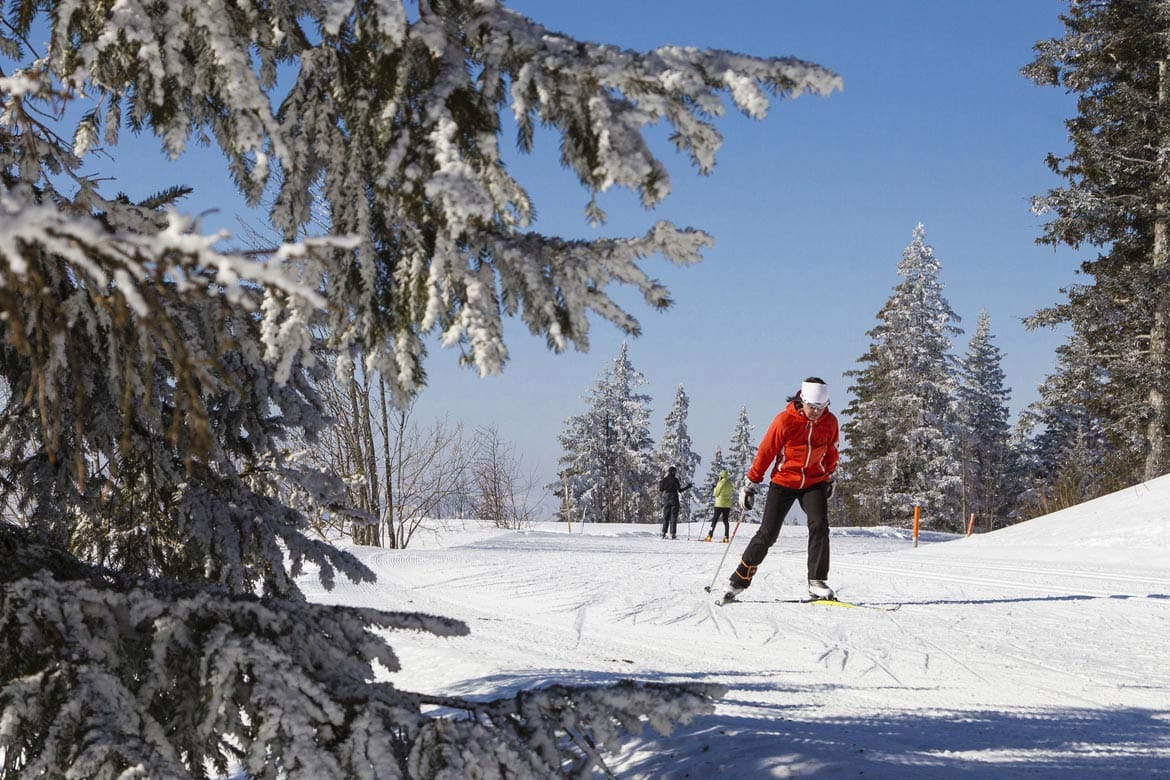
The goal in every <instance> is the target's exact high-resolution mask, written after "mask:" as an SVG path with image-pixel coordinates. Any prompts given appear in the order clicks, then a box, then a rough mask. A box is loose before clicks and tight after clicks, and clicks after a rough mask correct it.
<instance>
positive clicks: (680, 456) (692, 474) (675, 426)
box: [654, 384, 703, 522]
mask: <svg viewBox="0 0 1170 780" xmlns="http://www.w3.org/2000/svg"><path fill="white" fill-rule="evenodd" d="M690 406H691V399H690V398H688V397H687V393H686V390H684V389H683V386H682V385H681V384H680V385H679V386H678V389H677V390H676V391H675V393H674V404H673V405H672V406H671V407H670V411H669V412H667V413H666V420H665V421H664V422H663V427H662V438H661V439H659V441H658V449H657V450H656V451H655V453H654V462H655V464H656V471H657V473H658V474H659V476H664V475H665V474H666V470H667V469H668V468H670V467H671V466H674V467H675V468H676V469H678V473H677V475H676V476H678V481H679V482H680V483H681V484H682V485H684V486H685V485H687V484H688V483H693V484H694V487H693V488H691V489H690V490H688V491H686V492H685V493H683V494H682V496H681V499H682V500H681V501H680V502H679V521H680V522H690V520H691V515H692V514H693V513H694V512H696V511H699V512H701V511H702V506H703V501H702V499H703V496H702V495H701V492H700V488H699V484H698V476H699V464H700V463H701V462H702V460H703V459H702V458H701V457H699V455H698V453H696V452H695V451H694V450H693V449H692V448H691V447H692V444H691V435H690V433H688V432H687V415H688V414H689V412H690Z"/></svg>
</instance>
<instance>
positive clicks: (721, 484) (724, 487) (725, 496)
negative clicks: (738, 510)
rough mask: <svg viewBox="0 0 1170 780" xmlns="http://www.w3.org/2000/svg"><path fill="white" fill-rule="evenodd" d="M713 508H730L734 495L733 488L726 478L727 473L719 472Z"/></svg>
mask: <svg viewBox="0 0 1170 780" xmlns="http://www.w3.org/2000/svg"><path fill="white" fill-rule="evenodd" d="M712 492H714V494H715V506H716V507H719V508H723V507H730V506H731V497H732V495H733V494H734V493H735V488H734V487H733V486H732V484H731V480H730V479H728V478H727V472H726V471H721V472H719V481H718V482H717V483H715V490H714V491H712Z"/></svg>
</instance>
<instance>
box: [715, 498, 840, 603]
mask: <svg viewBox="0 0 1170 780" xmlns="http://www.w3.org/2000/svg"><path fill="white" fill-rule="evenodd" d="M828 487H829V483H828V482H821V483H818V484H816V485H813V486H812V487H807V488H804V489H803V490H793V489H792V488H786V487H781V486H779V485H776V484H770V485H769V486H768V498H767V501H765V502H764V518H763V521H762V522H761V523H760V530H758V531H756V535H755V536H753V537H752V540H751V541H750V542H748V546H747V549H746V550H744V551H743V558H742V559H741V560H740V562H739V566H737V567H736V569H735V571H734V572H732V574H731V585H732V587H736V588H746V587H748V586H749V585H751V584H752V577H754V576H755V574H756V567H758V566H759V565H760V564H761V563H763V561H764V558H765V557H766V556H767V555H768V550H769V549H771V547H772V545H773V544H775V543H776V538H777V537H779V536H780V527H781V526H782V525H784V517H785V516H786V515H787V514H788V510H789V509H791V508H792V504H793V503H794V502H796V501H799V502H800V508H801V509H803V510H804V513H805V515H807V516H808V578H809V579H810V580H824V579H828V577H829V499H828V497H827V496H826V495H825V492H826V491H827V489H828Z"/></svg>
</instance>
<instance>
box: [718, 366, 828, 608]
mask: <svg viewBox="0 0 1170 780" xmlns="http://www.w3.org/2000/svg"><path fill="white" fill-rule="evenodd" d="M828 407H829V386H828V385H826V384H825V382H824V380H823V379H820V378H818V377H815V376H814V377H809V378H808V379H806V380H804V382H802V383H801V385H800V391H799V392H797V393H796V395H793V396H790V397H789V398H788V405H787V406H786V407H785V408H784V410H783V411H781V412H780V413H779V414H778V415H776V417H775V419H773V420H772V424H771V425H769V426H768V431H767V433H765V434H764V438H763V439H762V440H761V441H760V446H759V449H758V450H757V451H756V457H755V460H753V461H752V465H751V468H750V469H748V473H747V476H745V477H744V484H743V488H742V489H741V490H740V493H739V502H740V506H742V507H743V508H744V509H750V508H751V506H752V503H753V502H754V500H755V495H756V492H757V491H758V490H759V488H760V483H761V482H763V480H764V474H765V472H766V471H767V469H768V467H769V466H771V465H772V463H773V461H775V467H774V468H773V469H772V478H771V480H770V483H769V485H768V497H767V499H766V502H765V503H764V517H763V520H762V521H761V523H760V530H758V531H756V535H755V536H753V537H752V540H751V541H750V542H748V546H747V549H746V550H744V553H743V558H742V560H740V562H739V566H738V567H737V568H736V570H735V571H734V572H733V573H732V575H731V581H730V583H729V584H728V590H727V593H726V595H725V596H724V597H723V598H724V600H725V601H728V600H731V599H734V598H735V597H736V596H737V595H739V594H740V593H742V592H743V591H744V590H745V589H746V588H747V587H748V586H750V585H751V584H752V577H753V576H754V575H755V573H756V567H758V566H759V565H760V563H761V562H763V560H764V556H766V555H767V554H768V550H769V548H771V546H772V545H773V544H774V543H775V542H776V538H777V537H778V536H779V535H780V527H781V526H782V525H783V524H784V516H785V515H786V514H788V510H789V509H791V508H792V504H793V502H794V501H799V502H800V507H801V509H803V510H804V513H805V515H807V516H808V593H809V596H811V597H813V598H818V599H831V598H834V597H835V594H834V593H833V589H832V588H830V587H829V585H828V583H827V582H826V579H827V578H828V576H829V496H831V495H832V493H833V479H832V477H833V471H834V470H835V469H836V468H837V459H838V457H839V455H838V452H837V439H838V430H837V418H836V417H834V416H833V413H832V412H830V411H829V410H828Z"/></svg>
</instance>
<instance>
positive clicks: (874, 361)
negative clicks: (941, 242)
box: [842, 224, 963, 530]
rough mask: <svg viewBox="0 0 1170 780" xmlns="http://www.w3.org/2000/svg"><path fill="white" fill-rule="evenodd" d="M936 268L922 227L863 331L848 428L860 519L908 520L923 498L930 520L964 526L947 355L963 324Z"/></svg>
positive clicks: (952, 371)
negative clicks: (864, 346)
mask: <svg viewBox="0 0 1170 780" xmlns="http://www.w3.org/2000/svg"><path fill="white" fill-rule="evenodd" d="M939 268H940V265H939V262H938V259H937V258H936V257H935V255H934V249H933V247H931V246H929V245H927V243H926V230H925V228H924V227H923V226H922V225H921V224H919V225H917V226H916V227H915V228H914V232H913V235H912V238H911V241H910V244H909V245H908V246H907V247H906V248H905V249H904V250H903V251H902V259H901V261H900V262H899V263H898V275H899V276H901V277H902V281H901V282H899V283H898V284H897V285H896V286H895V287H894V293H893V295H891V296H890V298H889V300H887V301H886V303H885V305H884V306H883V307H882V309H881V310H880V311H879V312H878V315H877V319H878V324H877V325H876V326H875V327H874V328H873V329H872V330H870V331H869V332H868V334H867V335H868V336H869V337H870V339H871V340H872V341H871V344H870V347H869V350H868V351H867V352H866V353H865V354H864V355H862V356H861V358H859V359H858V362H859V363H861V364H863V368H860V369H857V370H853V371H848V372H846V374H845V375H846V376H850V377H856V384H855V385H853V386H852V387H850V388H849V390H850V392H851V393H852V395H853V399H852V400H851V401H850V403H849V406H848V407H846V409H845V411H844V413H845V415H846V416H847V417H848V418H849V422H847V423H845V424H844V425H842V433H843V435H844V438H845V440H846V443H847V447H846V452H847V458H848V461H849V464H850V467H849V469H848V471H847V474H848V477H849V482H850V484H849V495H850V497H851V499H852V500H853V501H855V502H856V504H857V508H858V510H859V511H861V512H862V513H863V515H862V517H860V518H858V522H864V523H879V522H880V523H892V524H894V523H899V522H900V521H901V522H903V523H907V522H909V521H910V519H911V517H912V515H913V507H914V506H915V505H918V506H920V507H921V508H922V513H923V514H922V517H923V525H924V527H936V528H946V529H949V530H960V529H962V527H963V518H962V514H961V513H962V504H961V503H960V501H961V477H960V474H961V465H960V462H959V441H958V439H959V436H958V428H957V421H956V415H955V409H954V387H955V380H956V367H955V360H954V357H953V356H952V355H951V354H950V348H951V341H950V336H951V335H955V334H958V333H961V332H962V331H961V330H960V329H959V328H958V327H957V326H956V325H954V324H953V323H956V322H958V321H959V317H958V315H957V314H955V312H954V311H952V309H951V307H950V304H949V303H947V301H946V299H945V298H944V297H943V294H942V284H941V283H940V282H939V279H938V274H939Z"/></svg>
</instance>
